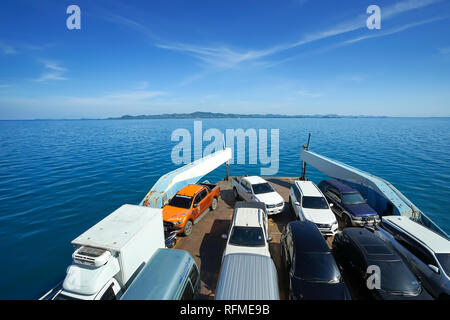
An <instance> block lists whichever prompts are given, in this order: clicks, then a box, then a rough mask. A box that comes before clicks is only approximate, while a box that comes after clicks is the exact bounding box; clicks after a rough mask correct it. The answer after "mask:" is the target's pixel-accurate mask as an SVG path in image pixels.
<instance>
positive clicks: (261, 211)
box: [222, 202, 272, 257]
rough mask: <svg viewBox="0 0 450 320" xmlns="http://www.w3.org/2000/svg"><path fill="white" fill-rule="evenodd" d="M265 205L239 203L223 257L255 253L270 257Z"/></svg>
mask: <svg viewBox="0 0 450 320" xmlns="http://www.w3.org/2000/svg"><path fill="white" fill-rule="evenodd" d="M267 222H268V221H267V213H266V211H265V205H264V204H263V203H258V202H253V203H252V202H237V203H236V204H235V207H234V213H233V218H232V219H231V225H230V230H229V234H228V235H226V234H223V235H222V238H224V239H226V240H227V244H226V247H225V250H224V252H223V257H225V256H226V255H228V254H231V253H253V254H260V255H264V256H267V257H270V251H269V243H268V242H269V241H271V240H272V237H270V236H269V234H268V232H269V230H268V225H267Z"/></svg>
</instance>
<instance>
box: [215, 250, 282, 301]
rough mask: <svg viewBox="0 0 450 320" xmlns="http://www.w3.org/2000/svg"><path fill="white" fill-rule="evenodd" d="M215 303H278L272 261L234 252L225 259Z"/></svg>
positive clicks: (265, 257)
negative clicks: (220, 301) (253, 301)
mask: <svg viewBox="0 0 450 320" xmlns="http://www.w3.org/2000/svg"><path fill="white" fill-rule="evenodd" d="M214 299H215V300H279V299H280V296H279V290H278V276H277V270H276V268H275V264H274V262H273V260H272V259H271V258H269V257H267V256H264V255H260V254H252V253H231V254H227V255H226V256H225V258H224V259H223V263H222V267H221V268H220V273H219V280H218V282H217V289H216V294H215V297H214Z"/></svg>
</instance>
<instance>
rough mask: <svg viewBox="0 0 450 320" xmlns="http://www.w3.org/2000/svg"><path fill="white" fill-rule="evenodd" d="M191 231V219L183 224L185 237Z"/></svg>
mask: <svg viewBox="0 0 450 320" xmlns="http://www.w3.org/2000/svg"><path fill="white" fill-rule="evenodd" d="M191 232H192V221H191V220H188V221H187V222H186V224H185V225H184V230H183V234H184V235H185V236H186V237H187V236H188V235H190V234H191Z"/></svg>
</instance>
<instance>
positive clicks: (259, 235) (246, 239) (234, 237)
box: [229, 226, 265, 247]
mask: <svg viewBox="0 0 450 320" xmlns="http://www.w3.org/2000/svg"><path fill="white" fill-rule="evenodd" d="M229 243H230V244H232V245H235V246H244V247H263V246H264V245H265V241H264V234H263V230H262V228H260V227H238V226H235V227H233V230H232V231H231V236H230V242H229Z"/></svg>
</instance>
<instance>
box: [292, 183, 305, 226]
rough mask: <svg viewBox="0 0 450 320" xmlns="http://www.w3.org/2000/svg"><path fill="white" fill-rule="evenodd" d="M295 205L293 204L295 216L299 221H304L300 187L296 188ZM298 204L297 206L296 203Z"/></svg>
mask: <svg viewBox="0 0 450 320" xmlns="http://www.w3.org/2000/svg"><path fill="white" fill-rule="evenodd" d="M294 196H295V197H294V199H295V200H294V204H293V206H292V207H293V208H294V213H295V216H296V217H297V218H298V219H299V220H303V211H302V200H303V199H302V194H301V192H300V190H299V189H298V187H296V186H294ZM296 202H297V203H298V204H295V203H296Z"/></svg>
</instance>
